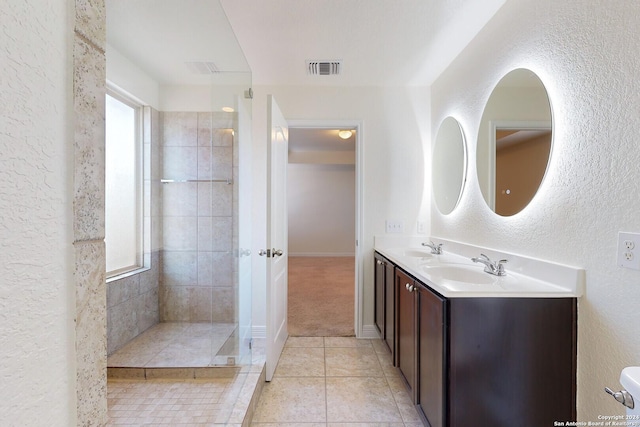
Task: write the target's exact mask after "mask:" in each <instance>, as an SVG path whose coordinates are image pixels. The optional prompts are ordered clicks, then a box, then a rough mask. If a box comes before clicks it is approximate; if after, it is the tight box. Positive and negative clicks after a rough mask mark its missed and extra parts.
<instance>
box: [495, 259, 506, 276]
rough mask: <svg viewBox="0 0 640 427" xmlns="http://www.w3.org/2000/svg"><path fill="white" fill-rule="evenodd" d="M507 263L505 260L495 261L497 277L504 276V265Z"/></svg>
mask: <svg viewBox="0 0 640 427" xmlns="http://www.w3.org/2000/svg"><path fill="white" fill-rule="evenodd" d="M507 262H509V261H508V260H506V259H501V260H500V261H497V262H496V263H495V266H496V270H497V271H498V276H504V275H505V272H504V265H505V264H506V263H507Z"/></svg>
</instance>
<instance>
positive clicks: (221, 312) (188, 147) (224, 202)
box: [160, 112, 237, 323]
mask: <svg viewBox="0 0 640 427" xmlns="http://www.w3.org/2000/svg"><path fill="white" fill-rule="evenodd" d="M161 120H162V132H163V138H162V164H163V168H162V170H163V176H162V179H165V180H176V181H185V180H189V181H198V182H174V183H166V184H163V186H162V190H163V201H162V211H163V221H162V224H163V247H164V250H163V254H162V258H163V271H162V276H161V289H160V321H162V322H176V321H179V322H221V323H234V322H236V317H237V315H236V311H237V310H236V300H237V296H236V295H237V294H236V286H235V279H234V277H235V274H234V259H235V258H234V255H233V250H234V248H235V247H236V245H235V244H234V239H235V237H234V236H236V235H237V233H235V232H234V228H235V223H236V222H237V221H236V219H235V218H236V216H237V215H235V214H234V212H236V210H235V209H234V199H236V198H235V197H234V187H235V185H233V182H235V181H236V179H237V177H236V176H235V175H236V170H237V167H235V166H237V158H236V155H235V154H234V151H235V150H234V138H233V129H234V128H235V127H236V126H235V122H236V120H235V113H223V112H219V113H218V112H216V113H204V112H201V113H195V112H163V113H161ZM215 180H231V181H232V183H231V184H228V183H227V182H213V181H215Z"/></svg>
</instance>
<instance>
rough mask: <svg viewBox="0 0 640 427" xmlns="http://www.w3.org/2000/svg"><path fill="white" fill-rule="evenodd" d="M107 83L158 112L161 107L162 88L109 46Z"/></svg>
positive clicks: (107, 53)
mask: <svg viewBox="0 0 640 427" xmlns="http://www.w3.org/2000/svg"><path fill="white" fill-rule="evenodd" d="M106 50H107V52H106V55H107V81H109V82H110V83H113V84H115V85H116V86H118V88H119V89H121V90H123V91H125V92H127V94H128V95H130V96H132V97H134V98H137V99H138V100H140V101H141V102H142V104H144V105H149V106H150V107H153V108H155V109H156V110H157V109H159V107H160V86H159V85H158V82H157V81H155V80H154V79H153V78H152V77H151V76H150V75H149V74H147V73H146V72H145V71H144V70H142V69H141V68H140V67H138V65H136V64H134V63H133V62H131V61H130V60H129V59H127V58H126V57H124V56H123V55H122V54H121V53H120V52H118V51H117V50H116V49H115V48H114V47H113V46H111V45H109V44H107V49H106Z"/></svg>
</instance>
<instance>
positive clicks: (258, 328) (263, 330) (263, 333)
mask: <svg viewBox="0 0 640 427" xmlns="http://www.w3.org/2000/svg"><path fill="white" fill-rule="evenodd" d="M251 336H252V337H253V338H266V337H267V327H266V326H264V325H253V326H251Z"/></svg>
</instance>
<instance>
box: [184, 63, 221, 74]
mask: <svg viewBox="0 0 640 427" xmlns="http://www.w3.org/2000/svg"><path fill="white" fill-rule="evenodd" d="M185 65H186V66H187V67H188V68H189V70H191V72H192V73H195V74H218V73H219V72H220V70H219V69H218V66H217V65H216V64H215V63H213V62H211V61H190V62H185Z"/></svg>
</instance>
